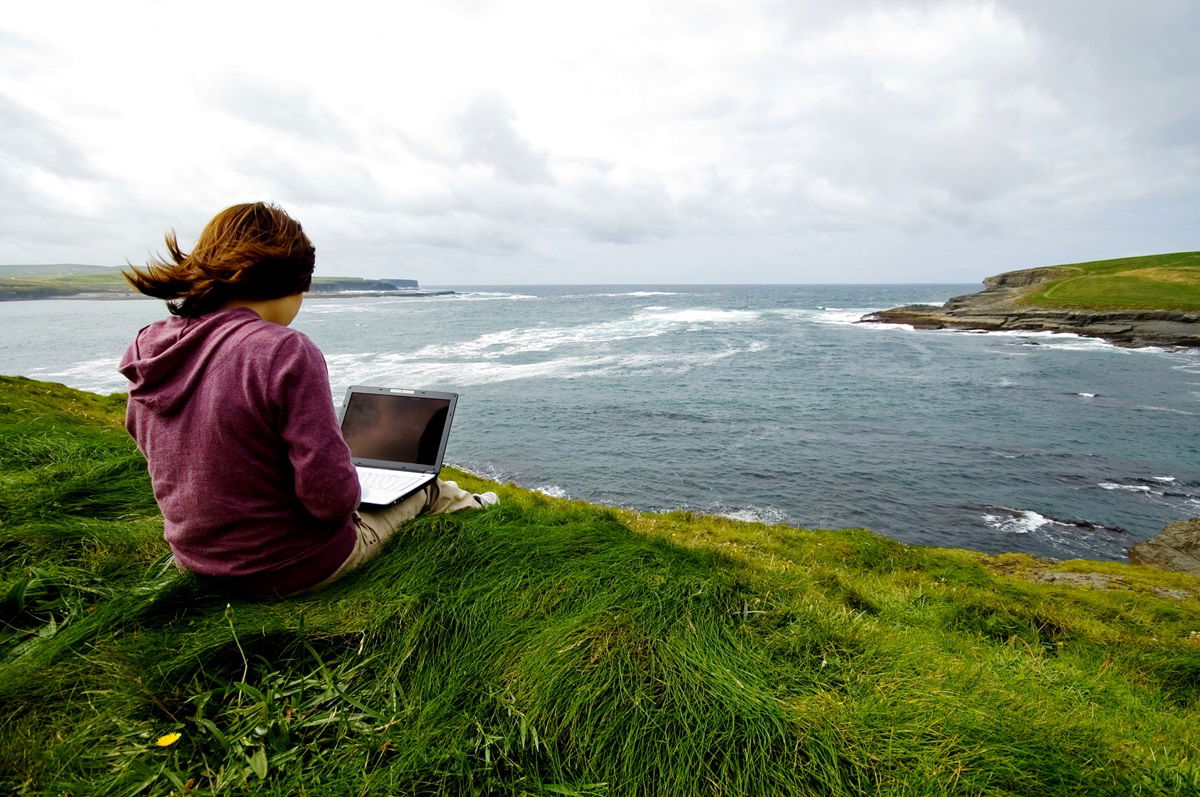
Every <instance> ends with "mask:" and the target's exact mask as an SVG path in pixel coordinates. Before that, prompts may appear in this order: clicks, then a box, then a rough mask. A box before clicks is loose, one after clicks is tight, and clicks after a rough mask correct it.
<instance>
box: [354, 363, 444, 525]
mask: <svg viewBox="0 0 1200 797" xmlns="http://www.w3.org/2000/svg"><path fill="white" fill-rule="evenodd" d="M457 403H458V394H457V393H437V392H434V391H429V390H402V389H400V388H394V387H367V386H365V385H351V386H350V388H349V389H348V390H347V391H346V400H345V401H344V402H343V403H342V414H341V424H342V437H343V438H345V440H346V443H347V444H348V445H349V446H350V460H351V461H352V462H353V463H354V468H355V470H357V471H358V482H359V485H360V486H361V488H362V502H363V503H364V504H380V505H386V504H392V503H395V502H396V501H399V500H401V499H403V498H407V497H408V496H410V495H412V494H413V493H415V492H416V491H417V490H420V489H421V488H422V487H424V486H425V485H427V484H429V483H430V482H431V481H433V480H434V479H436V478H437V475H438V473H439V472H440V471H441V469H442V457H443V456H444V455H445V453H446V439H447V438H448V437H449V436H450V422H451V421H452V420H453V419H454V407H455V405H456V404H457Z"/></svg>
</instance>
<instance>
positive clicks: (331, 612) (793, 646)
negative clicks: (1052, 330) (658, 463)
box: [0, 377, 1200, 797]
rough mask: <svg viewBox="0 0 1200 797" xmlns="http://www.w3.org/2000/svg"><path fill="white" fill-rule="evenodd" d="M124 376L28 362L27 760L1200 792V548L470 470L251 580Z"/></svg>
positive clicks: (19, 474)
mask: <svg viewBox="0 0 1200 797" xmlns="http://www.w3.org/2000/svg"><path fill="white" fill-rule="evenodd" d="M123 407H124V398H123V396H110V397H101V396H96V395H91V394H87V393H80V392H77V391H74V390H71V389H68V388H64V387H62V386H58V385H51V384H47V383H40V382H32V381H30V380H27V379H22V378H13V377H0V434H2V435H3V443H4V444H3V446H2V447H0V552H2V558H0V582H2V583H0V595H2V596H3V608H2V609H0V611H2V612H3V624H2V625H0V651H2V653H0V793H5V794H37V795H49V794H55V795H58V794H73V795H84V794H117V795H134V794H147V795H158V794H163V795H165V794H183V793H186V794H192V795H205V794H223V795H224V794H247V795H251V794H252V795H305V794H308V795H329V794H380V795H392V794H451V795H470V794H525V795H560V796H561V795H670V796H671V797H679V796H680V795H730V796H732V795H755V794H788V795H794V794H814V795H816V794H821V795H876V794H880V795H925V794H963V795H967V794H971V795H975V794H985V795H1001V794H1028V795H1055V794H1061V795H1068V794H1070V795H1081V794H1087V795H1120V797H1127V796H1128V795H1142V794H1145V795H1150V794H1156V795H1157V794H1162V795H1168V794H1170V795H1180V794H1200V598H1197V595H1198V594H1200V579H1198V578H1196V577H1193V576H1187V575H1183V574H1171V573H1165V572H1161V571H1156V570H1154V569H1151V568H1146V567H1130V566H1125V565H1120V564H1113V563H1103V564H1102V563H1095V562H1084V561H1075V562H1063V563H1054V562H1049V561H1039V560H1034V559H1032V558H1030V557H1027V556H1023V555H1016V554H1010V555H1005V556H986V555H982V554H976V553H971V552H967V551H960V550H942V549H928V548H914V547H907V546H904V545H901V544H899V543H897V542H893V541H891V540H887V539H884V538H881V537H878V536H876V535H874V534H871V533H870V532H867V531H864V530H843V531H804V530H800V529H794V528H786V527H780V526H763V525H758V524H751V523H739V522H736V521H731V520H726V519H723V518H712V517H704V516H698V515H693V514H689V513H673V514H665V515H655V514H642V513H636V512H631V511H621V510H614V509H607V508H602V507H597V506H591V505H587V504H582V503H576V502H568V501H564V500H559V499H553V498H549V497H546V496H543V495H540V494H537V493H533V492H530V491H527V490H523V489H520V488H517V487H515V486H511V485H509V486H500V485H493V484H491V483H487V482H483V481H481V480H479V479H475V478H473V477H470V476H468V475H466V474H461V473H458V472H452V473H451V475H452V476H454V477H456V478H458V479H459V480H460V481H462V482H463V483H464V484H465V485H466V486H468V487H470V488H471V489H474V490H480V489H483V488H485V487H487V488H493V489H496V491H497V492H498V493H500V495H501V499H502V503H501V504H500V505H498V506H495V507H491V508H489V509H486V510H482V511H477V512H463V513H459V514H456V515H451V516H441V517H425V518H420V519H418V520H416V521H414V522H413V523H412V524H411V525H410V526H409V527H408V529H407V530H406V531H405V532H404V533H403V534H402V535H400V536H401V539H400V540H399V541H398V543H397V544H396V545H395V546H394V547H393V548H392V549H391V550H389V551H388V552H387V554H385V555H384V556H383V557H382V558H381V559H379V560H377V561H376V562H374V563H372V564H371V565H370V566H368V567H367V568H366V569H364V570H363V571H361V572H359V573H356V574H354V575H352V576H351V577H349V578H347V579H346V580H345V581H343V582H341V583H339V584H337V585H335V586H334V587H333V588H331V589H329V590H327V591H325V592H322V593H319V594H317V595H313V596H308V597H304V598H299V599H290V600H278V601H269V602H261V603H252V602H247V601H243V600H238V599H230V598H228V597H226V596H224V595H221V594H217V593H214V592H212V591H210V590H209V589H208V588H206V587H204V586H202V585H201V584H199V583H197V582H196V581H195V580H193V579H192V578H190V577H188V576H184V575H181V574H179V573H177V572H176V571H175V570H174V569H173V568H172V567H171V565H170V563H169V561H168V556H167V550H166V547H165V543H164V542H163V541H162V537H161V535H162V526H161V518H160V517H159V516H158V513H157V510H156V508H155V505H154V502H153V499H152V496H151V494H150V488H149V484H148V481H147V477H146V473H145V466H144V463H143V461H142V460H141V458H140V456H139V455H138V453H137V451H136V449H135V448H134V446H133V444H132V442H131V441H130V440H129V438H128V437H127V435H126V433H125V431H124V430H123V428H122V427H121V423H120V420H121V416H122V412H123ZM1046 571H1057V572H1063V573H1080V572H1103V573H1106V574H1109V575H1111V576H1113V577H1115V582H1114V583H1115V584H1117V585H1119V588H1116V589H1092V588H1088V587H1084V586H1072V585H1067V584H1061V583H1058V584H1050V583H1040V582H1038V581H1036V577H1037V575H1038V574H1039V573H1044V572H1046Z"/></svg>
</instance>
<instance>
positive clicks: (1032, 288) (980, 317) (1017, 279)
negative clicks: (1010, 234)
mask: <svg viewBox="0 0 1200 797" xmlns="http://www.w3.org/2000/svg"><path fill="white" fill-rule="evenodd" d="M983 284H984V290H982V291H980V292H978V293H972V294H968V295H966V296H956V297H955V298H953V299H950V300H948V301H947V302H946V303H945V304H943V305H941V306H937V305H928V304H910V305H905V306H904V307H896V308H893V309H891V310H883V311H880V312H877V313H871V314H870V315H866V316H863V318H862V319H861V321H862V322H864V323H889V324H911V325H912V326H914V327H916V328H918V329H944V328H945V329H965V330H978V331H984V332H994V331H998V330H1031V331H1051V332H1072V333H1075V334H1077V335H1084V336H1087V337H1096V338H1103V339H1105V340H1107V341H1109V342H1111V343H1115V344H1117V345H1118V346H1130V347H1137V346H1193V347H1200V252H1175V253H1172V254H1165V255H1146V256H1144V257H1127V258H1120V259H1117V260H1097V261H1093V262H1089V263H1071V264H1067V265H1061V266H1045V267H1041V268H1028V269H1023V270H1021V271H1009V272H1006V273H1004V274H997V275H996V276H994V277H988V278H987V279H985V280H984V281H983Z"/></svg>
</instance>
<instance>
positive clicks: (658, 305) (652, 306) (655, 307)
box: [642, 304, 671, 311]
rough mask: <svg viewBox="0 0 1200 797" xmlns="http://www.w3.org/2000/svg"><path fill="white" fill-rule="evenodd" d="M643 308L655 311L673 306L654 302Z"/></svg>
mask: <svg viewBox="0 0 1200 797" xmlns="http://www.w3.org/2000/svg"><path fill="white" fill-rule="evenodd" d="M642 309H643V310H647V311H653V310H669V309H671V308H669V307H664V306H663V305H660V304H652V305H650V306H649V307H643V308H642Z"/></svg>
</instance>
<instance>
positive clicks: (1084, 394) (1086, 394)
mask: <svg viewBox="0 0 1200 797" xmlns="http://www.w3.org/2000/svg"><path fill="white" fill-rule="evenodd" d="M1075 395H1076V396H1079V397H1080V398H1095V397H1096V394H1095V393H1076V394H1075Z"/></svg>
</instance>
